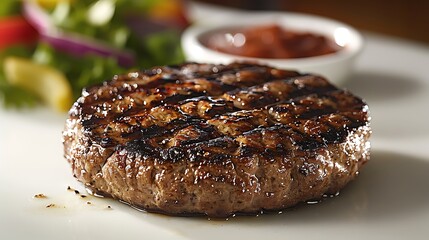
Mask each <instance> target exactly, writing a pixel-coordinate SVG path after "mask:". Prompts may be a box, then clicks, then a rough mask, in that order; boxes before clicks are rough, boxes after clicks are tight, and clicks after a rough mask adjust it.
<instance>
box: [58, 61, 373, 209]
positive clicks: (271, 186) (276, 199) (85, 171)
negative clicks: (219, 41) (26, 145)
mask: <svg viewBox="0 0 429 240" xmlns="http://www.w3.org/2000/svg"><path fill="white" fill-rule="evenodd" d="M69 114H70V117H69V119H68V120H67V122H66V127H65V130H64V132H63V138H64V139H63V140H64V152H65V157H66V158H67V160H68V162H69V163H70V164H71V166H72V170H73V174H74V176H75V177H76V178H77V179H78V180H79V181H81V182H83V183H84V184H85V185H86V186H87V187H88V188H90V189H93V190H94V191H96V192H98V193H99V194H104V195H108V196H111V197H113V198H117V199H120V200H123V201H125V202H127V203H129V204H130V205H133V206H136V207H139V208H143V209H146V210H148V211H158V212H163V213H167V214H185V215H193V214H202V215H207V216H211V217H226V216H229V215H231V214H234V213H256V212H260V211H265V210H278V209H284V208H287V207H290V206H293V205H295V204H297V203H299V202H302V201H307V200H311V199H318V198H321V197H322V195H323V194H326V193H336V192H337V191H339V190H340V189H341V188H342V187H344V186H345V185H346V184H347V183H348V182H349V181H350V180H352V179H353V178H355V177H356V175H357V174H358V173H359V169H360V167H361V166H362V165H363V164H364V163H365V162H366V161H367V160H368V159H369V147H370V144H369V141H368V138H369V136H370V132H371V130H370V126H369V116H368V107H367V105H366V104H365V103H364V102H363V101H362V100H361V99H359V98H358V97H356V96H354V95H353V94H351V93H350V92H348V91H345V90H340V89H337V88H336V87H334V86H333V85H331V84H330V83H329V82H328V81H327V80H325V79H324V78H322V77H319V76H313V75H301V74H298V73H297V72H293V71H285V70H278V69H274V68H271V67H267V66H260V65H253V64H244V63H243V64H239V63H234V64H230V65H210V64H196V63H187V64H183V65H180V66H166V67H155V68H152V69H149V70H144V71H141V72H131V73H128V74H126V75H121V76H115V77H114V78H113V79H112V80H111V81H108V82H105V83H104V84H102V85H100V86H94V87H90V88H88V89H86V90H84V91H83V93H82V97H80V98H79V99H78V100H77V102H76V103H75V104H74V105H73V107H72V109H71V110H70V112H69Z"/></svg>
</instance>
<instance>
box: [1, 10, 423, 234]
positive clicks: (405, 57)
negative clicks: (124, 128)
mask: <svg viewBox="0 0 429 240" xmlns="http://www.w3.org/2000/svg"><path fill="white" fill-rule="evenodd" d="M204 11H206V12H209V13H210V11H211V10H208V11H207V9H204ZM204 11H203V12H204ZM216 14H219V12H216ZM364 36H365V38H366V48H365V50H364V52H363V54H362V55H361V56H360V58H359V61H358V66H357V69H356V72H355V73H354V75H353V77H352V78H351V79H349V81H348V82H347V83H346V84H345V87H347V88H349V89H350V90H352V91H353V92H354V93H356V94H358V95H360V96H362V97H364V98H365V99H366V100H367V102H368V103H369V105H370V109H371V115H372V118H373V120H372V126H373V131H374V134H373V137H372V146H373V149H372V158H371V161H370V162H369V163H368V164H367V165H366V166H365V168H364V169H363V171H362V174H361V175H360V176H359V178H358V179H357V180H356V181H354V182H352V183H351V184H350V185H349V186H347V188H346V189H344V190H343V191H342V192H341V194H340V195H339V196H338V197H335V198H331V199H326V200H325V201H324V202H322V203H319V204H315V205H308V206H301V207H298V208H295V209H291V210H287V211H284V212H283V213H282V214H278V215H263V216H259V217H237V218H231V219H229V220H228V221H226V220H225V221H213V220H207V219H202V218H184V217H166V216H161V215H158V214H150V213H144V212H139V211H136V210H134V209H131V208H130V207H128V206H126V205H124V204H121V203H118V202H115V201H112V200H110V199H98V198H94V197H86V198H81V197H79V195H76V194H75V193H74V192H73V191H68V190H67V186H71V187H72V188H76V189H78V190H79V191H80V192H81V193H84V194H86V192H85V191H84V189H83V188H82V185H80V184H79V183H78V182H77V181H76V180H75V179H74V178H73V177H72V176H71V171H70V169H69V166H68V164H67V163H66V161H65V160H64V159H63V156H62V144H61V141H60V139H61V130H62V128H63V122H64V119H65V117H66V116H65V115H56V114H55V113H52V112H50V111H49V110H46V109H36V110H27V111H10V110H4V109H0V239H32V240H35V239H63V240H68V239H79V240H82V239H105V240H108V239H206V240H209V239H330V240H335V239H428V238H429V227H428V226H429V225H428V224H429V151H428V148H429V74H428V73H429V70H428V66H429V48H428V46H425V45H418V44H415V43H411V42H406V41H401V40H395V39H391V38H387V37H381V36H376V35H370V34H364ZM39 193H43V194H45V195H46V196H47V197H48V198H47V199H37V198H33V196H34V195H35V194H39ZM87 202H90V203H91V204H87ZM49 204H55V206H54V207H51V208H46V206H47V205H49ZM108 206H111V209H108Z"/></svg>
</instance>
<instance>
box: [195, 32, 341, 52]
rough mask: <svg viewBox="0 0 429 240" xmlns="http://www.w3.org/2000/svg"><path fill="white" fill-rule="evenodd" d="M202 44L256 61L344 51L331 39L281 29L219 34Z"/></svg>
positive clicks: (204, 39) (207, 37)
mask: <svg viewBox="0 0 429 240" xmlns="http://www.w3.org/2000/svg"><path fill="white" fill-rule="evenodd" d="M201 40H202V43H203V44H204V45H205V46H207V47H208V48H211V49H213V50H216V51H219V52H223V53H228V54H233V55H238V56H244V57H254V58H277V59H284V58H305V57H314V56H320V55H326V54H331V53H335V52H337V51H339V50H341V47H340V46H339V45H337V44H336V43H335V42H334V41H333V40H332V39H329V38H327V37H325V36H322V35H320V34H317V33H309V32H298V31H292V30H287V29H283V28H281V27H280V26H278V25H266V26H257V27H252V28H242V29H231V31H219V32H214V33H210V34H209V35H207V36H204V37H203V39H201Z"/></svg>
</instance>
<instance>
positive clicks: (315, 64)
mask: <svg viewBox="0 0 429 240" xmlns="http://www.w3.org/2000/svg"><path fill="white" fill-rule="evenodd" d="M268 24H277V25H279V26H281V27H283V28H285V29H288V30H295V31H299V32H310V33H317V34H321V35H324V36H326V37H328V38H331V39H333V40H334V41H335V42H336V43H337V44H339V45H340V46H344V47H342V49H341V50H339V51H338V52H335V53H332V54H327V55H322V56H316V57H307V58H295V59H268V58H250V57H242V56H237V55H232V54H227V53H222V52H218V51H215V50H212V49H209V48H208V47H206V46H205V45H204V44H203V43H202V36H205V35H207V34H208V33H210V32H217V31H222V30H223V29H231V28H242V27H246V28H247V27H251V26H261V25H268ZM182 48H183V51H184V53H185V56H186V59H187V60H188V61H193V62H204V63H215V64H228V63H231V62H234V61H252V62H257V63H261V64H267V65H271V66H274V67H277V68H282V69H293V70H298V71H300V72H306V73H316V74H319V75H322V76H325V77H326V78H328V79H329V80H330V81H331V82H333V83H336V84H341V82H343V81H344V80H345V79H346V78H347V77H348V76H349V74H350V73H351V70H352V68H353V64H354V62H355V59H356V56H357V55H358V53H359V52H360V51H361V49H362V37H361V35H360V34H359V32H358V31H356V30H355V29H354V28H352V27H350V26H348V25H346V24H344V23H341V22H337V21H334V20H330V19H327V18H322V17H318V16H312V15H307V14H297V13H282V12H263V13H246V14H240V15H236V16H234V17H233V18H224V19H217V21H216V22H211V23H200V24H195V25H193V26H191V27H189V28H188V29H186V30H185V32H184V33H183V35H182Z"/></svg>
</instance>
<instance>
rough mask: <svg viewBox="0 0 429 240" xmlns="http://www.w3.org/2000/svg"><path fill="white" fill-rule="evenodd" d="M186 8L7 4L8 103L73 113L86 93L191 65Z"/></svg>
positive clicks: (3, 98)
mask: <svg viewBox="0 0 429 240" xmlns="http://www.w3.org/2000/svg"><path fill="white" fill-rule="evenodd" d="M187 25H188V21H187V19H186V16H185V11H184V3H183V2H182V1H180V0H145V1H140V0H22V1H16V0H2V1H1V2H0V36H1V38H0V102H1V103H2V104H3V105H4V106H6V107H25V106H29V107H32V106H35V105H37V104H38V103H39V102H42V103H44V104H46V105H48V106H50V107H52V108H54V109H56V110H58V111H67V110H68V109H69V108H70V106H71V104H72V103H73V101H74V100H76V99H77V98H78V97H79V96H80V94H81V91H82V88H84V87H86V86H89V85H93V84H97V83H100V82H103V81H105V80H106V79H110V78H111V77H112V76H114V75H115V74H118V73H123V72H125V71H129V70H130V69H135V68H147V67H151V66H154V65H165V64H177V63H180V62H182V61H183V60H184V57H183V54H182V51H181V49H180V33H181V31H182V30H183V29H184V28H185V27H186V26H187Z"/></svg>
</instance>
